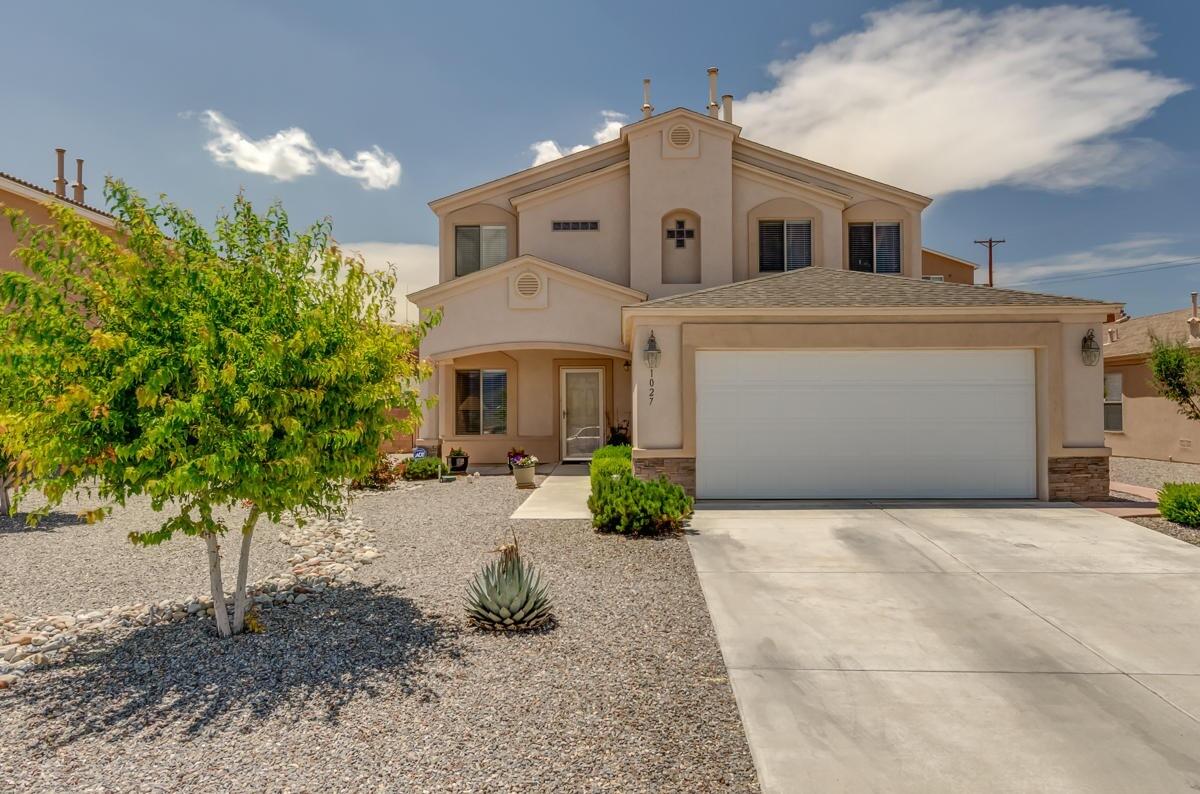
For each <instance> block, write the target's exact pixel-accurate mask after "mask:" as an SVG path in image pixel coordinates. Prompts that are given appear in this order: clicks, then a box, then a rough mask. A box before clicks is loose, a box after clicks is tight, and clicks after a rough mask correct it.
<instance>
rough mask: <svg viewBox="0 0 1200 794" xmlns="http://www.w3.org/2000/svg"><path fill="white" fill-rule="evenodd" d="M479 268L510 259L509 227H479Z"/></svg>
mask: <svg viewBox="0 0 1200 794" xmlns="http://www.w3.org/2000/svg"><path fill="white" fill-rule="evenodd" d="M479 232H480V235H479V269H480V270H483V269H484V268H486V267H492V266H493V265H498V264H500V263H501V262H507V261H508V227H506V226H481V227H479Z"/></svg>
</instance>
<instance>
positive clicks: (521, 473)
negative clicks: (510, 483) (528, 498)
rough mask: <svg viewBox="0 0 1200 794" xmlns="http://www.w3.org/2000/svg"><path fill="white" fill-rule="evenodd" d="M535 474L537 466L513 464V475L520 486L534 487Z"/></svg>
mask: <svg viewBox="0 0 1200 794" xmlns="http://www.w3.org/2000/svg"><path fill="white" fill-rule="evenodd" d="M535 474H537V467H536V466H513V477H515V478H516V480H517V487H518V488H529V487H532V486H533V477H534V475H535Z"/></svg>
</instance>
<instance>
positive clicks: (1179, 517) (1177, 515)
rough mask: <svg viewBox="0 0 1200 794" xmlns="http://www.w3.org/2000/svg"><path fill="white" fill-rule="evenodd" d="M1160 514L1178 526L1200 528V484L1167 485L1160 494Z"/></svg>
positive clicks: (1175, 483)
mask: <svg viewBox="0 0 1200 794" xmlns="http://www.w3.org/2000/svg"><path fill="white" fill-rule="evenodd" d="M1158 512H1160V513H1162V517H1163V518H1165V519H1167V520H1168V521H1174V522H1175V523H1176V524H1183V525H1184V526H1186V527H1200V483H1195V482H1169V483H1165V484H1164V485H1163V487H1162V490H1160V491H1159V492H1158Z"/></svg>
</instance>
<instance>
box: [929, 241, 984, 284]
mask: <svg viewBox="0 0 1200 794" xmlns="http://www.w3.org/2000/svg"><path fill="white" fill-rule="evenodd" d="M921 275H922V276H942V277H943V278H945V280H946V281H947V282H948V283H950V284H974V283H975V268H973V267H971V266H970V265H968V264H964V263H963V262H958V261H956V260H954V259H951V258H950V257H947V256H942V255H941V254H939V253H938V252H937V251H929V250H926V249H922V251H921Z"/></svg>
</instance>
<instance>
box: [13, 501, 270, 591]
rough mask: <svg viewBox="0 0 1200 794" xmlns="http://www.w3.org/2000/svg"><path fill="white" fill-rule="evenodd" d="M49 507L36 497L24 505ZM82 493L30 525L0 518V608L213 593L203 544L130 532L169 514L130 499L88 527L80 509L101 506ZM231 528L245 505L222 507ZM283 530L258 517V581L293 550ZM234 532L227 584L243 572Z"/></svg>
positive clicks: (226, 558)
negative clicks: (138, 542)
mask: <svg viewBox="0 0 1200 794" xmlns="http://www.w3.org/2000/svg"><path fill="white" fill-rule="evenodd" d="M44 504H45V500H44V499H43V498H42V497H41V496H40V494H39V495H36V496H31V497H30V498H29V500H28V501H27V502H26V503H24V504H22V505H21V509H22V510H26V509H29V510H34V509H37V508H39V507H41V506H43V505H44ZM101 504H102V503H101V501H100V500H98V499H95V498H89V497H88V496H86V495H80V497H79V498H77V499H76V498H69V499H67V500H66V501H64V502H63V504H62V505H61V506H60V507H59V508H58V509H56V510H55V511H54V512H52V513H50V514H49V515H48V516H46V517H45V518H43V519H42V520H41V521H40V522H39V524H38V526H36V527H27V526H26V525H25V520H24V513H22V514H21V515H19V516H17V517H16V518H9V517H7V516H0V613H2V612H5V611H12V612H16V613H18V614H30V613H37V614H54V613H59V612H79V611H83V610H88V609H100V608H104V607H112V606H117V605H125V604H133V603H137V602H149V601H160V600H162V599H165V598H186V597H189V596H193V595H200V594H207V593H208V592H209V586H208V568H207V559H208V558H207V554H206V552H205V549H204V542H203V541H201V540H200V539H199V538H189V537H186V536H182V535H181V536H179V537H176V538H173V539H172V540H170V541H167V542H166V543H161V544H159V545H157V546H151V547H142V546H135V545H134V544H133V543H131V542H130V541H129V537H128V536H129V533H130V532H135V531H136V532H145V531H149V530H153V529H157V528H158V527H159V526H161V525H162V523H163V521H164V520H165V519H166V518H168V517H169V516H170V515H171V512H170V511H169V510H165V511H164V512H162V513H155V512H154V511H153V510H151V509H150V500H149V499H146V498H137V499H131V500H130V501H129V503H128V504H127V505H126V506H125V507H123V508H122V507H118V508H115V509H114V511H113V514H112V515H111V516H109V517H107V518H105V519H104V520H103V521H100V522H98V523H96V524H91V525H89V524H88V523H87V522H85V521H83V520H82V519H80V518H79V516H78V514H79V512H81V511H83V510H87V509H91V508H95V507H99V506H100V505H101ZM217 516H218V517H223V518H224V519H225V521H226V523H227V524H229V525H230V526H235V527H237V526H241V522H242V521H244V520H245V518H246V511H245V510H234V511H230V512H227V513H226V512H218V513H217ZM278 537H279V527H277V526H275V525H273V524H271V523H270V522H268V521H265V520H260V521H259V523H258V530H257V531H256V532H255V533H254V544H253V547H252V551H251V557H250V562H251V566H250V579H249V581H251V582H253V581H255V580H256V579H259V578H262V577H264V576H267V575H269V574H272V573H275V572H276V571H280V570H283V568H284V567H285V565H284V561H285V560H286V559H287V557H288V555H289V554H290V553H291V550H290V549H289V548H288V547H287V546H285V545H284V544H282V543H280V542H279V541H278ZM238 542H239V541H238V539H237V537H236V533H235V535H232V536H230V541H229V542H227V543H226V544H224V545H225V546H227V548H225V549H224V554H223V560H222V562H223V565H222V570H223V576H224V580H225V585H226V587H227V588H229V587H231V583H232V582H233V581H234V576H235V575H236V573H237V543H238Z"/></svg>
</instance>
